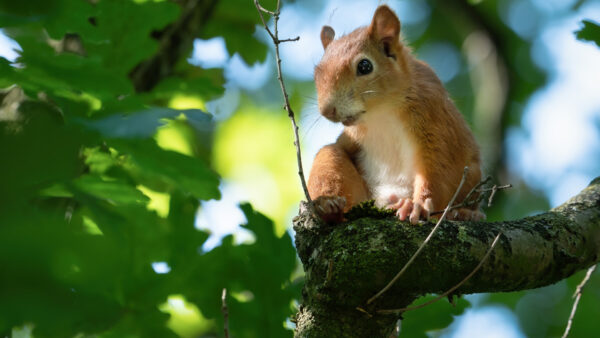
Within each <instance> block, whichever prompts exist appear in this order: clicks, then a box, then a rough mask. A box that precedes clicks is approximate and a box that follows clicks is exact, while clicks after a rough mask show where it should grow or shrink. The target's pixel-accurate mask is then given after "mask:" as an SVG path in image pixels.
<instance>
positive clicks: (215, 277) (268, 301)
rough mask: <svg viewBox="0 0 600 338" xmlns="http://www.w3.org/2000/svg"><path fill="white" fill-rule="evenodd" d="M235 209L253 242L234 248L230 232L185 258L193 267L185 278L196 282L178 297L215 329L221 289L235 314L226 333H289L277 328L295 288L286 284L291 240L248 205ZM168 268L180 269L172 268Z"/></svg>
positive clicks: (287, 313) (291, 258) (292, 254)
mask: <svg viewBox="0 0 600 338" xmlns="http://www.w3.org/2000/svg"><path fill="white" fill-rule="evenodd" d="M241 209H242V210H243V211H244V214H245V215H246V218H247V220H248V222H247V224H246V225H244V227H245V228H247V229H249V230H251V231H252V232H253V233H254V235H255V238H256V240H255V242H254V243H252V244H242V245H237V246H234V245H233V238H232V236H227V237H225V238H223V241H222V244H221V246H219V247H216V248H214V249H213V250H212V251H210V252H208V253H206V254H204V255H202V256H200V257H199V258H198V259H197V261H196V262H194V263H192V262H189V264H194V266H195V268H194V270H193V272H192V273H193V275H192V276H193V277H191V278H190V279H189V280H190V281H198V282H197V283H195V284H194V285H193V287H189V288H187V291H186V293H185V294H184V295H185V297H186V299H188V300H190V301H192V302H194V303H195V304H197V305H198V308H199V309H200V310H201V311H202V313H203V315H205V316H206V317H207V318H216V320H217V321H218V322H219V324H218V325H217V327H222V323H223V319H222V314H221V291H222V289H223V288H227V291H228V294H229V298H228V300H227V306H228V308H229V311H230V313H236V314H237V315H236V318H237V320H235V321H230V323H229V324H230V329H231V331H232V335H234V336H236V337H256V336H257V334H258V333H259V334H258V336H264V337H288V336H291V331H287V330H285V329H284V327H283V323H284V322H285V320H286V319H287V317H288V316H290V315H291V314H292V309H291V306H290V305H291V302H292V300H293V299H294V298H295V297H298V296H299V295H298V294H296V293H295V292H294V290H297V289H296V288H293V287H289V283H290V281H289V278H290V276H291V274H292V271H293V270H294V267H295V264H296V254H295V250H294V247H293V245H292V241H291V238H290V236H289V235H288V234H285V235H284V236H282V237H281V238H279V237H277V236H276V235H275V229H274V225H273V222H272V221H271V220H269V219H268V218H266V217H265V216H263V215H262V214H260V213H258V212H256V211H254V210H253V209H252V207H251V206H250V205H249V204H244V205H242V206H241ZM273 253H276V254H273ZM172 272H173V273H175V274H179V273H180V272H179V271H177V270H176V269H174V271H172ZM207 276H210V278H206V277H207ZM265 313H269V315H268V316H265Z"/></svg>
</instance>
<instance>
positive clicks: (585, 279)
mask: <svg viewBox="0 0 600 338" xmlns="http://www.w3.org/2000/svg"><path fill="white" fill-rule="evenodd" d="M595 269H596V264H594V265H592V266H591V267H590V268H589V269H588V270H587V272H586V273H585V277H583V280H582V281H581V283H579V285H577V288H576V289H575V294H574V295H573V297H574V298H575V301H574V302H573V308H572V309H571V315H570V316H569V321H567V327H566V328H565V333H563V335H562V338H567V336H568V335H569V331H571V325H572V324H573V317H575V312H576V311H577V306H578V305H579V299H580V298H581V292H582V291H583V287H584V286H585V284H586V283H587V282H588V280H589V279H590V277H591V276H592V273H593V272H594V270H595Z"/></svg>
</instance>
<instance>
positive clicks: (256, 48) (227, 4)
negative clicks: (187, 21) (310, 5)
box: [202, 0, 283, 65]
mask: <svg viewBox="0 0 600 338" xmlns="http://www.w3.org/2000/svg"><path fill="white" fill-rule="evenodd" d="M261 5H262V6H263V7H265V8H267V9H270V10H274V9H275V6H276V2H275V1H273V0H269V1H261ZM266 19H267V20H268V17H267V18H266ZM259 24H262V22H261V21H260V17H259V16H258V12H257V10H256V7H255V6H254V2H252V1H246V0H230V1H219V2H218V4H217V8H216V10H215V13H214V15H213V17H212V19H211V21H210V22H209V23H208V24H207V25H206V28H205V29H204V31H203V32H202V36H203V37H204V38H211V37H214V36H223V38H224V39H225V45H226V46H227V50H228V51H229V54H230V55H233V54H235V53H238V54H239V55H240V56H241V57H242V58H243V59H244V61H246V63H248V64H249V65H252V64H254V63H255V62H260V61H264V59H265V57H266V55H267V46H266V45H265V44H263V43H262V42H260V41H258V40H257V39H256V38H254V37H252V34H253V33H254V31H255V27H256V25H259ZM259 29H262V28H259ZM281 38H283V37H281Z"/></svg>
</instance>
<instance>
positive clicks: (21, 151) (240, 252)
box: [0, 0, 299, 337]
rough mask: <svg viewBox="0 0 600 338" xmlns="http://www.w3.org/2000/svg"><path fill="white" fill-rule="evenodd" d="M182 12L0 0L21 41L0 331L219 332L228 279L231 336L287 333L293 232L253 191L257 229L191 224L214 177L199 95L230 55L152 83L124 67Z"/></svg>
mask: <svg viewBox="0 0 600 338" xmlns="http://www.w3.org/2000/svg"><path fill="white" fill-rule="evenodd" d="M230 2H231V3H230V4H228V3H227V2H225V1H222V2H221V4H222V5H223V6H237V5H239V4H237V3H239V2H240V1H230ZM180 13H181V8H180V7H179V6H178V5H177V4H176V3H174V2H169V1H160V2H157V1H112V0H101V1H80V0H51V1H45V0H44V1H26V2H11V1H2V2H0V27H2V28H3V30H4V33H5V34H7V35H8V36H9V37H11V38H12V39H14V40H15V41H16V42H17V43H18V44H19V46H20V48H21V49H22V50H21V51H19V53H18V54H19V56H18V58H17V59H16V60H15V61H14V62H11V61H9V60H6V59H4V58H0V85H1V86H2V87H4V88H5V89H3V90H2V91H1V93H0V102H1V106H0V157H1V158H2V165H1V166H0V187H1V192H2V193H1V194H0V266H2V272H1V278H0V336H2V337H4V336H10V335H11V333H12V334H14V335H15V336H17V335H25V336H28V335H29V334H32V335H33V336H35V337H73V336H76V335H82V334H83V335H85V336H87V335H97V336H99V337H124V336H127V337H157V336H158V337H171V336H177V335H181V336H198V335H202V334H204V335H213V336H222V335H223V330H222V327H223V318H222V314H221V291H222V289H223V288H227V290H228V291H229V294H230V295H231V296H230V297H229V298H228V299H227V303H228V307H229V313H230V316H231V317H230V318H231V321H230V329H231V332H232V334H233V335H235V336H236V337H260V336H270V337H283V336H286V335H290V331H288V330H286V329H285V328H284V322H285V321H286V318H287V317H288V316H290V315H291V314H292V300H293V299H295V298H297V297H298V295H299V290H298V287H297V286H291V284H290V281H289V278H290V276H291V274H292V271H293V270H294V269H295V266H296V261H295V251H294V248H293V246H292V241H291V238H290V236H289V235H287V234H283V235H282V234H281V231H280V232H279V234H280V235H279V236H277V235H276V234H275V227H274V225H273V223H272V222H271V221H270V220H269V219H267V218H266V217H264V216H262V215H261V214H259V213H257V212H256V211H254V210H253V208H252V207H251V206H250V205H243V206H242V207H241V208H242V211H243V212H244V214H245V217H246V219H247V224H246V225H244V227H245V228H246V229H247V230H249V231H251V232H252V233H253V234H254V237H255V240H254V242H253V243H249V244H242V245H233V242H232V238H231V237H227V238H225V239H224V240H223V243H222V245H221V246H219V247H217V248H215V249H213V250H211V251H209V252H204V251H203V250H202V249H201V248H202V245H203V243H204V242H205V241H206V239H207V238H208V234H207V233H205V232H203V231H199V230H197V229H196V228H195V227H194V222H195V217H196V213H197V210H198V207H199V201H200V200H209V199H218V198H220V192H219V183H220V176H219V175H218V174H217V173H216V172H215V171H214V169H213V168H212V166H211V162H213V159H212V139H213V132H214V122H213V120H212V118H211V116H210V115H208V114H207V113H205V112H203V111H200V110H198V109H191V108H193V107H198V106H200V107H203V102H205V101H206V100H210V99H212V98H215V97H216V96H217V95H220V94H221V93H222V92H223V82H222V74H221V73H222V70H203V69H200V68H197V67H192V66H190V65H188V66H181V67H180V68H181V69H186V72H185V74H184V75H185V76H180V75H181V73H180V74H178V76H168V77H166V78H165V79H164V81H162V82H161V83H159V84H158V85H157V86H156V87H155V88H154V89H153V90H152V91H150V92H144V93H136V92H135V91H134V89H133V88H134V86H133V85H132V81H131V80H130V78H129V73H130V71H131V70H132V69H133V68H134V67H135V66H136V65H137V64H139V63H140V62H141V61H143V60H145V59H148V58H149V57H151V56H152V55H154V53H156V52H157V51H158V48H159V44H158V42H157V41H156V40H155V39H154V38H153V34H154V32H156V31H160V30H162V29H164V28H165V27H167V26H168V25H169V24H170V23H172V22H173V21H175V20H177V19H178V17H179V15H180ZM230 14H231V15H229V16H228V20H229V22H231V24H232V25H236V24H237V25H238V26H239V27H241V28H244V29H247V30H246V31H241V30H238V31H232V32H231V34H230V35H227V36H225V39H226V42H227V43H228V44H229V42H230V41H231V45H232V46H233V47H232V48H234V49H236V50H243V51H250V50H251V51H252V52H249V53H243V55H244V56H246V55H247V56H249V57H250V58H251V59H253V60H256V59H257V58H261V59H262V58H264V56H265V55H266V51H267V48H266V46H264V45H262V44H260V43H258V41H257V40H254V41H253V40H252V39H248V37H247V35H248V34H249V32H248V28H252V29H253V28H254V25H255V24H256V23H257V22H258V17H257V16H254V15H252V16H250V15H249V14H248V13H241V12H240V14H239V15H238V14H235V13H230ZM221 15H223V13H221ZM215 18H217V17H215ZM211 25H215V23H214V21H212V22H211ZM250 31H251V30H250ZM69 41H71V42H72V43H74V44H75V45H74V46H75V47H73V45H69V44H68V42H69ZM168 103H173V105H172V106H173V107H178V108H180V109H181V108H184V109H185V110H177V109H171V108H168V107H167V106H166V105H167V104H168ZM273 253H277V254H273ZM153 264H159V265H162V266H163V270H162V271H159V270H156V271H155V270H153ZM164 267H166V270H165V268H164ZM158 272H160V273H158ZM239 295H242V296H243V297H242V296H239ZM266 314H268V315H266ZM209 319H210V320H209ZM28 332H29V333H28Z"/></svg>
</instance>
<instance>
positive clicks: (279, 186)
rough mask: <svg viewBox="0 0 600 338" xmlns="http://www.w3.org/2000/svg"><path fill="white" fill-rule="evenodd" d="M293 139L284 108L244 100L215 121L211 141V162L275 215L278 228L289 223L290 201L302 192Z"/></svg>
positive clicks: (294, 200) (254, 203) (258, 204)
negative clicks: (275, 110) (276, 109)
mask: <svg viewBox="0 0 600 338" xmlns="http://www.w3.org/2000/svg"><path fill="white" fill-rule="evenodd" d="M278 140H284V141H288V142H277V141H278ZM292 142H293V135H292V129H291V128H290V120H289V118H288V117H287V115H286V114H273V113H271V111H269V110H267V109H265V108H258V107H255V106H253V105H252V104H251V103H250V102H245V103H243V104H242V107H241V108H240V109H239V110H238V111H237V112H236V113H235V114H234V115H233V116H232V117H230V118H229V119H228V120H227V121H225V122H224V123H222V124H221V125H220V126H219V128H218V130H217V138H216V140H215V147H214V163H215V168H216V169H217V170H218V171H219V173H221V174H222V175H223V177H226V178H227V179H230V180H233V181H235V182H236V183H237V184H238V185H240V186H241V187H242V188H244V191H246V192H247V193H248V194H249V196H248V199H249V200H250V201H251V202H252V205H254V206H255V207H256V208H257V209H258V210H260V211H261V212H264V213H265V214H266V215H268V216H269V217H271V218H273V219H274V220H276V222H277V226H278V227H277V230H278V233H279V234H282V233H283V232H284V231H285V230H286V229H287V227H288V224H285V223H284V222H285V221H287V220H288V218H287V216H288V214H289V212H290V210H289V206H290V205H294V204H297V201H298V200H300V198H301V190H300V184H299V180H298V175H297V164H296V153H295V152H294V151H293V148H292V147H291V145H292V144H293V143H292ZM265 168H266V169H267V170H265ZM296 182H297V183H298V184H292V183H296Z"/></svg>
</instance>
